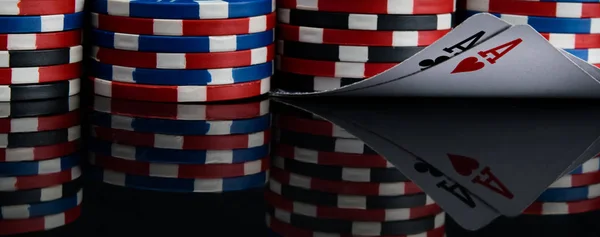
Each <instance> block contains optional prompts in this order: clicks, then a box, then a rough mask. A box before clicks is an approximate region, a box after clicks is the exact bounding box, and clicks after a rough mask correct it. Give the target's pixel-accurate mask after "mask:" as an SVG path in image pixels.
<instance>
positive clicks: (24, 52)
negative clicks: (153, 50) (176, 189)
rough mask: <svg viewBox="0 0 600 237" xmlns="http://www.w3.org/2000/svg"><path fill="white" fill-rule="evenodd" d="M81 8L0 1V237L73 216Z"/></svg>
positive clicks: (34, 0)
mask: <svg viewBox="0 0 600 237" xmlns="http://www.w3.org/2000/svg"><path fill="white" fill-rule="evenodd" d="M83 5H84V0H20V1H10V0H9V1H0V235H12V234H21V233H27V232H37V231H45V230H49V229H55V228H58V227H62V226H65V225H67V224H69V223H71V222H74V221H75V220H76V219H78V217H79V215H80V205H81V202H82V192H83V190H82V185H81V182H82V180H81V178H80V176H81V168H80V164H81V163H80V162H81V159H80V155H79V153H78V152H79V151H78V150H79V139H80V122H81V119H80V115H81V114H80V112H79V97H78V96H76V94H78V93H79V91H80V79H79V77H81V61H82V58H83V53H82V52H83V50H82V45H81V34H82V33H81V27H82V25H83V16H84V13H83V12H82V11H83Z"/></svg>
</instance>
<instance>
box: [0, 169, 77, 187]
mask: <svg viewBox="0 0 600 237" xmlns="http://www.w3.org/2000/svg"><path fill="white" fill-rule="evenodd" d="M80 176H81V168H80V167H79V166H76V167H74V168H71V169H68V170H63V171H61V172H57V173H51V174H41V175H32V176H18V177H0V184H1V185H0V191H15V190H26V189H34V188H45V187H51V186H55V185H59V184H64V183H67V182H70V181H73V180H75V179H77V178H79V177H80Z"/></svg>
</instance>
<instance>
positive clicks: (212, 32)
mask: <svg viewBox="0 0 600 237" xmlns="http://www.w3.org/2000/svg"><path fill="white" fill-rule="evenodd" d="M275 23H276V19H275V12H273V13H270V14H267V15H262V16H253V17H245V18H229V19H202V20H175V19H151V18H136V17H125V16H111V15H104V14H98V13H92V25H93V26H94V27H95V28H98V29H101V30H106V31H113V32H120V33H130V34H138V35H172V36H218V35H242V34H250V33H256V32H263V31H268V30H270V29H273V28H275Z"/></svg>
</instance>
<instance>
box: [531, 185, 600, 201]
mask: <svg viewBox="0 0 600 237" xmlns="http://www.w3.org/2000/svg"><path fill="white" fill-rule="evenodd" d="M599 196H600V184H593V185H589V186H582V187H574V188H549V189H546V191H544V192H543V193H542V195H540V196H539V197H538V199H537V202H572V201H580V200H588V199H593V198H596V197H599Z"/></svg>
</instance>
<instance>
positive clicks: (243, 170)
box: [90, 154, 270, 179]
mask: <svg viewBox="0 0 600 237" xmlns="http://www.w3.org/2000/svg"><path fill="white" fill-rule="evenodd" d="M90 155H91V156H90V157H91V158H90V163H91V164H93V165H96V166H100V167H102V168H105V169H109V170H114V171H118V172H122V173H127V174H133V175H141V176H150V177H162V178H180V179H216V178H229V177H239V176H246V175H252V174H257V173H260V172H263V171H266V170H268V169H269V167H270V159H269V158H268V157H265V158H262V159H260V160H255V161H249V162H244V163H236V164H204V165H192V164H163V163H149V162H142V161H131V160H125V159H119V158H115V157H111V156H104V155H99V154H90Z"/></svg>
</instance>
